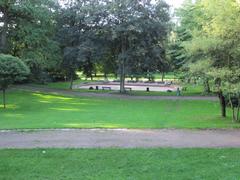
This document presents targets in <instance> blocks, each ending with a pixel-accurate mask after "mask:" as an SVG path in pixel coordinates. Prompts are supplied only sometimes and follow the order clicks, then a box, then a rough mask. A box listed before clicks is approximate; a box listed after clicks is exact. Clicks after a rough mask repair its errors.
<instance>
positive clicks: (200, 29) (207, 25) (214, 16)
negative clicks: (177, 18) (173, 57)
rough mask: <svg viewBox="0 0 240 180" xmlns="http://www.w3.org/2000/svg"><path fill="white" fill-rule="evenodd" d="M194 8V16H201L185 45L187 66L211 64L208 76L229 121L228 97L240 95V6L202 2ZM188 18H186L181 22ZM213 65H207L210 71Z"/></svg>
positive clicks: (223, 0) (222, 1)
mask: <svg viewBox="0 0 240 180" xmlns="http://www.w3.org/2000/svg"><path fill="white" fill-rule="evenodd" d="M192 7H193V8H192V12H193V13H194V14H195V15H198V16H194V17H197V18H195V19H194V22H195V23H196V24H195V25H194V24H193V26H192V28H191V29H190V35H191V38H190V39H188V40H186V41H183V42H182V45H183V47H184V49H185V52H186V54H185V55H186V56H187V57H188V62H186V64H188V63H197V62H201V61H203V60H204V59H205V60H206V59H208V60H209V61H210V63H209V64H210V65H211V67H210V73H207V74H208V75H209V74H210V77H211V78H212V79H213V85H214V86H215V90H216V91H217V94H218V96H219V99H220V104H221V109H222V116H223V117H225V116H226V105H227V103H228V99H229V98H228V94H235V95H236V94H237V92H239V91H240V89H239V81H238V80H236V79H238V73H237V71H236V70H238V69H239V67H240V61H239V55H240V53H239V46H240V38H239V36H238V34H239V33H238V32H239V27H240V21H239V18H238V17H239V14H240V4H239V2H238V1H235V0H218V1H217V0H214V1H210V0H198V1H195V3H192ZM189 12H190V11H189ZM186 17H187V16H186V15H185V14H182V17H181V19H183V20H184V19H186ZM188 24H189V25H190V24H191V23H188ZM180 26H186V24H184V23H183V24H182V25H180ZM186 27H187V26H186ZM209 64H208V65H206V67H207V68H209ZM203 72H204V71H203ZM205 76H206V73H202V75H201V78H202V79H204V77H205ZM232 79H234V82H232ZM230 87H234V89H235V90H234V93H233V92H230V91H229V88H230ZM230 89H232V88H230Z"/></svg>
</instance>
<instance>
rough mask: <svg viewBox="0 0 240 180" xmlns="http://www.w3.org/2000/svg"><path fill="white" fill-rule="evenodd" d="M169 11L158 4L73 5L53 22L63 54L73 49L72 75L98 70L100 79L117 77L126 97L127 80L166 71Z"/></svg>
mask: <svg viewBox="0 0 240 180" xmlns="http://www.w3.org/2000/svg"><path fill="white" fill-rule="evenodd" d="M168 10H169V9H168V5H167V4H166V3H165V2H163V1H157V2H156V3H154V4H153V3H151V1H144V0H142V1H141V0H140V1H139V0H138V1H137V0H134V1H132V0H131V1H130V0H121V1H117V0H112V1H108V0H103V1H93V0H88V1H72V2H71V3H70V4H68V6H67V7H66V8H64V9H62V11H61V18H59V19H58V24H59V31H58V38H59V43H60V45H61V48H62V50H63V52H64V54H66V53H65V52H66V50H67V49H69V48H71V49H74V53H71V54H74V55H75V56H74V57H72V58H71V59H72V60H71V64H69V66H71V67H73V63H74V62H75V63H76V64H75V67H76V68H75V69H74V70H72V71H75V70H76V69H77V68H80V69H81V70H82V71H83V73H84V74H85V75H86V76H87V77H92V74H93V73H94V70H95V69H96V67H97V66H99V65H100V66H101V67H102V68H103V70H104V73H105V74H107V73H109V72H114V71H115V72H114V73H115V74H119V77H120V91H121V92H125V88H124V82H125V77H126V75H134V74H144V73H148V74H150V73H153V72H156V71H157V70H160V71H161V70H162V71H163V69H164V70H165V69H166V68H165V66H166V64H167V63H166V62H165V61H166V58H165V46H166V45H165V43H166V39H167V35H168V32H169V21H170V17H169V12H168ZM68 57H69V56H68V55H67V56H65V55H64V59H66V58H68ZM64 62H66V61H65V60H64ZM64 64H66V63H64ZM108 68H110V69H108Z"/></svg>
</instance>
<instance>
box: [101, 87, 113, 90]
mask: <svg viewBox="0 0 240 180" xmlns="http://www.w3.org/2000/svg"><path fill="white" fill-rule="evenodd" d="M102 90H111V87H106V86H103V87H102Z"/></svg>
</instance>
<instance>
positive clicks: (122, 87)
mask: <svg viewBox="0 0 240 180" xmlns="http://www.w3.org/2000/svg"><path fill="white" fill-rule="evenodd" d="M121 43H122V44H121V51H122V54H124V53H125V52H126V38H125V37H122V42H121ZM120 93H125V57H123V58H122V59H121V65H120Z"/></svg>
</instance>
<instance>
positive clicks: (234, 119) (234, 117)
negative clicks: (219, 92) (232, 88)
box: [228, 94, 236, 122]
mask: <svg viewBox="0 0 240 180" xmlns="http://www.w3.org/2000/svg"><path fill="white" fill-rule="evenodd" d="M228 99H229V102H230V106H231V109H232V121H233V122H234V121H236V116H235V107H234V105H233V103H232V99H231V95H230V94H229V95H228Z"/></svg>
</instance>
